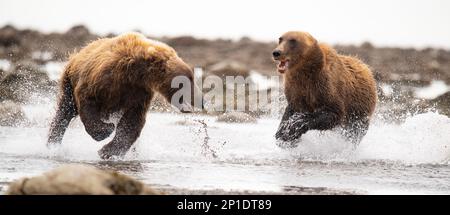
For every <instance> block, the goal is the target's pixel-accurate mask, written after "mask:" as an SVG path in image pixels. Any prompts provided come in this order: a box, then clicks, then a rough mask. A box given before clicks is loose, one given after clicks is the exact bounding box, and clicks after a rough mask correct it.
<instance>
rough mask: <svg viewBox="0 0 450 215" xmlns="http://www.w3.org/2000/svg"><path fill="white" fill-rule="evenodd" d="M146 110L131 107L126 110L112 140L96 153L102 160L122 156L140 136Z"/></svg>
mask: <svg viewBox="0 0 450 215" xmlns="http://www.w3.org/2000/svg"><path fill="white" fill-rule="evenodd" d="M145 115H146V108H144V107H133V108H130V109H128V110H127V111H126V112H125V113H124V115H123V116H122V118H121V119H120V121H119V124H118V125H117V131H116V135H115V137H114V139H113V140H112V141H111V142H109V143H108V144H106V145H105V146H103V148H102V149H100V151H99V152H98V154H99V155H100V157H101V158H102V159H110V158H111V157H112V156H119V157H122V156H124V155H125V154H126V153H127V152H128V150H129V149H130V148H131V146H132V145H133V143H134V142H135V141H136V139H137V138H138V137H139V135H140V134H141V130H142V128H143V127H144V124H145Z"/></svg>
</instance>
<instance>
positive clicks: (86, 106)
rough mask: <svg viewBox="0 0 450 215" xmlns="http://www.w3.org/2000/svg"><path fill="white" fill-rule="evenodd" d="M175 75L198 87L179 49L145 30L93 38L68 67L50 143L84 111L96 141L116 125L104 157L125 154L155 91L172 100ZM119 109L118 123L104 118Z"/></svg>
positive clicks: (63, 80) (86, 125)
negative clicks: (183, 77)
mask: <svg viewBox="0 0 450 215" xmlns="http://www.w3.org/2000/svg"><path fill="white" fill-rule="evenodd" d="M176 76H186V77H187V78H189V80H190V81H191V83H192V84H191V86H192V87H193V88H195V85H194V84H193V82H192V80H193V72H192V69H191V68H190V67H189V66H188V65H187V64H186V63H184V62H183V60H181V59H180V58H179V57H178V55H177V53H176V52H175V50H173V49H172V48H171V47H169V46H168V45H166V44H164V43H161V42H158V41H153V40H149V39H146V38H145V37H144V36H143V35H141V34H137V33H128V34H124V35H120V36H117V37H115V38H105V39H99V40H97V41H94V42H92V43H90V44H89V45H87V46H86V47H84V48H83V49H82V50H81V51H80V52H78V53H76V54H74V55H72V56H71V57H70V59H69V62H68V64H67V65H66V67H65V70H64V73H63V75H62V78H61V92H60V98H59V101H58V110H57V113H56V116H55V118H54V120H53V122H52V124H51V128H50V135H49V139H48V143H49V144H52V143H61V140H62V137H63V135H64V132H65V130H66V128H67V126H68V125H69V123H70V121H71V120H72V118H74V117H75V116H77V115H80V118H81V121H82V122H83V124H84V126H85V129H86V131H87V133H88V134H89V135H90V136H91V137H92V138H93V139H95V140H97V141H101V140H104V139H105V138H107V137H108V136H109V135H110V134H111V133H112V132H113V131H114V129H116V135H115V137H114V139H113V140H112V141H111V142H110V143H108V144H107V145H105V146H104V147H103V148H102V149H101V150H100V151H99V154H100V156H101V157H102V158H109V157H111V156H113V155H114V156H123V155H124V154H125V153H126V152H127V151H128V150H129V148H130V147H131V145H132V144H133V143H134V141H135V140H136V139H137V138H138V137H139V135H140V132H141V129H142V127H143V126H144V124H145V115H146V112H147V110H148V108H149V104H150V101H151V100H152V98H153V95H154V93H155V92H159V93H161V94H162V95H163V96H164V97H165V98H166V99H167V100H169V102H170V101H171V97H172V95H173V94H174V93H175V92H176V90H177V89H175V88H171V81H172V79H173V78H174V77H176ZM191 92H194V90H192V91H191ZM178 108H180V107H178ZM115 112H122V113H123V115H122V117H121V119H120V121H119V123H118V124H117V128H115V126H114V124H113V123H105V122H103V121H102V119H107V118H108V117H109V116H110V114H112V113H115Z"/></svg>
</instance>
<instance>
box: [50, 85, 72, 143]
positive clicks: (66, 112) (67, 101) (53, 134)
mask: <svg viewBox="0 0 450 215" xmlns="http://www.w3.org/2000/svg"><path fill="white" fill-rule="evenodd" d="M77 114H78V113H77V109H76V107H75V100H74V97H73V88H72V85H71V84H70V81H69V80H68V79H67V78H63V83H62V95H61V97H60V99H59V101H58V108H57V111H56V115H55V117H54V118H53V120H52V123H51V124H50V132H49V137H48V140H47V145H51V144H60V143H61V141H62V138H63V136H64V133H65V132H66V129H67V127H68V126H69V123H70V121H71V120H72V119H73V118H74V117H75V116H76V115H77Z"/></svg>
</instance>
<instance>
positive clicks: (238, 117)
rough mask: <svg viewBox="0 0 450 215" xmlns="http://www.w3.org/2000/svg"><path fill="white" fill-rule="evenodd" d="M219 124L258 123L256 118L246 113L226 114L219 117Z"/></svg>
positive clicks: (234, 112)
mask: <svg viewBox="0 0 450 215" xmlns="http://www.w3.org/2000/svg"><path fill="white" fill-rule="evenodd" d="M217 122H227V123H256V118H255V117H253V116H251V115H250V114H247V113H244V112H237V111H233V112H226V113H224V114H222V115H220V116H218V117H217Z"/></svg>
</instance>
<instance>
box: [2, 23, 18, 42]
mask: <svg viewBox="0 0 450 215" xmlns="http://www.w3.org/2000/svg"><path fill="white" fill-rule="evenodd" d="M13 45H20V38H19V34H18V30H17V29H15V28H14V27H12V26H10V25H6V26H4V27H2V28H0V46H3V47H9V46H13Z"/></svg>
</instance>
